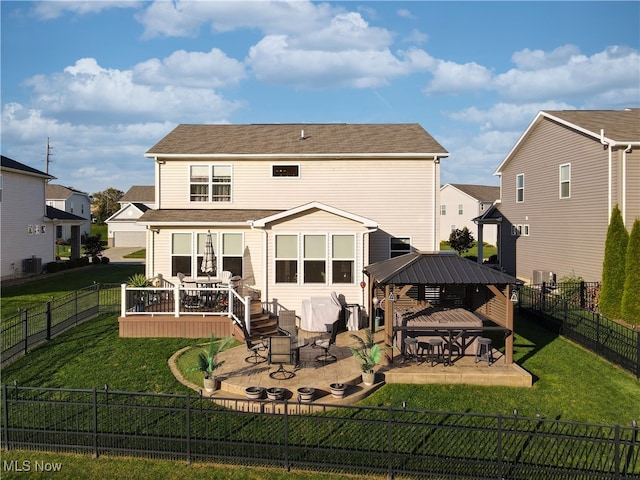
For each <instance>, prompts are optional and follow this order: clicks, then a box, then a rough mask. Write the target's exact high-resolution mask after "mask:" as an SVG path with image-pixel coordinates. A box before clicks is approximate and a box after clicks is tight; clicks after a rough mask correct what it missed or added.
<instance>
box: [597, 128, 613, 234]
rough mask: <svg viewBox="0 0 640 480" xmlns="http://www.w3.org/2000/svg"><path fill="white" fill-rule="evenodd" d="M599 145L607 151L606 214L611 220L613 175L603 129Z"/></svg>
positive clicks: (608, 147) (611, 160) (602, 129)
mask: <svg viewBox="0 0 640 480" xmlns="http://www.w3.org/2000/svg"><path fill="white" fill-rule="evenodd" d="M600 143H601V144H602V145H604V148H606V149H608V150H609V166H608V181H607V212H609V220H611V195H612V189H613V188H612V186H611V182H612V181H613V178H612V177H613V173H612V168H613V167H612V162H613V159H612V158H611V147H610V146H609V143H608V142H606V141H605V139H604V128H601V129H600ZM607 223H608V222H607Z"/></svg>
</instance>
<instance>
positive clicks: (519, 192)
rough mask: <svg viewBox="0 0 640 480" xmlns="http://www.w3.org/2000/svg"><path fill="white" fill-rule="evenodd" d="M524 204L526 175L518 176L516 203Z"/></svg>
mask: <svg viewBox="0 0 640 480" xmlns="http://www.w3.org/2000/svg"><path fill="white" fill-rule="evenodd" d="M522 202H524V173H520V174H518V175H516V203H522Z"/></svg>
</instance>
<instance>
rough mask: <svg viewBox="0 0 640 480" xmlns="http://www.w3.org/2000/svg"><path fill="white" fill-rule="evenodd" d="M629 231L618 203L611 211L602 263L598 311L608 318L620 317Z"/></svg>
mask: <svg viewBox="0 0 640 480" xmlns="http://www.w3.org/2000/svg"><path fill="white" fill-rule="evenodd" d="M628 243H629V232H627V229H626V228H625V226H624V222H623V220H622V214H621V212H620V209H619V208H618V205H616V206H615V207H614V208H613V211H612V212H611V220H610V221H609V228H608V230H607V240H606V243H605V247H604V262H603V264H602V290H601V292H600V303H599V306H600V313H602V314H603V315H604V316H605V317H608V318H621V317H622V312H621V306H622V293H623V292H624V278H625V263H626V253H627V244H628Z"/></svg>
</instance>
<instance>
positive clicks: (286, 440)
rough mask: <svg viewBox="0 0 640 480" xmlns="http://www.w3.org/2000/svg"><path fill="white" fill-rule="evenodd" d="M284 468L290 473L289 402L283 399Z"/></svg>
mask: <svg viewBox="0 0 640 480" xmlns="http://www.w3.org/2000/svg"><path fill="white" fill-rule="evenodd" d="M284 468H285V470H286V471H287V472H290V471H291V465H289V401H288V400H287V399H286V398H285V399H284Z"/></svg>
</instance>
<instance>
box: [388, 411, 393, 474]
mask: <svg viewBox="0 0 640 480" xmlns="http://www.w3.org/2000/svg"><path fill="white" fill-rule="evenodd" d="M387 450H388V452H387V458H388V461H389V472H388V473H387V478H388V479H389V480H391V479H392V478H393V454H392V452H393V410H392V407H391V405H389V407H388V408H387Z"/></svg>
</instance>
